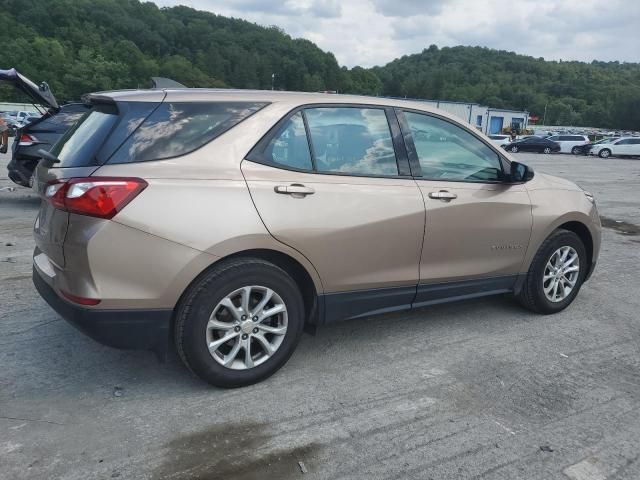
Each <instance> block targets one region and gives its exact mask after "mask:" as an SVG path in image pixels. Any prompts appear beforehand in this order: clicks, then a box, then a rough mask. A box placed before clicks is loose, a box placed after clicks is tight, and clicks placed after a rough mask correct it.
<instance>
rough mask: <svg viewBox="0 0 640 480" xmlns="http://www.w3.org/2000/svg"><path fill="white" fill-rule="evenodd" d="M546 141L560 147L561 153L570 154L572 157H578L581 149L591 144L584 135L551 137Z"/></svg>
mask: <svg viewBox="0 0 640 480" xmlns="http://www.w3.org/2000/svg"><path fill="white" fill-rule="evenodd" d="M548 139H549V140H551V141H552V142H556V143H557V144H558V145H560V152H561V153H572V154H574V155H579V154H580V152H581V150H582V149H581V147H583V146H584V145H588V144H589V143H591V141H590V140H589V137H587V136H586V135H553V136H551V137H548Z"/></svg>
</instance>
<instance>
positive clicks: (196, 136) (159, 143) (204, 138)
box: [108, 102, 266, 163]
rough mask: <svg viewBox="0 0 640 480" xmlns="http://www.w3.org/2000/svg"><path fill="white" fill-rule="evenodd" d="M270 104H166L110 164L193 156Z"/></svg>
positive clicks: (117, 152) (152, 115)
mask: <svg viewBox="0 0 640 480" xmlns="http://www.w3.org/2000/svg"><path fill="white" fill-rule="evenodd" d="M265 105H266V103H253V102H197V103H196V102H169V103H162V104H161V105H160V106H159V107H158V108H157V109H156V110H155V111H154V112H153V113H152V114H151V115H150V116H149V117H148V118H147V119H146V120H145V121H144V122H143V124H142V125H140V126H139V127H138V128H137V129H136V130H135V131H134V132H133V134H132V135H131V136H130V137H129V138H128V139H127V140H126V141H125V142H124V143H123V144H122V146H121V147H120V148H119V149H118V150H117V151H116V153H115V154H114V155H113V156H112V157H111V158H110V159H109V160H108V163H132V162H146V161H150V160H162V159H166V158H172V157H177V156H180V155H185V154H187V153H190V152H192V151H194V150H197V149H198V148H200V147H202V146H203V145H205V144H207V143H209V142H210V141H211V140H213V139H214V138H216V137H218V136H220V135H221V134H223V133H224V132H226V131H227V130H229V129H230V128H232V127H234V126H235V125H237V124H238V123H240V122H241V121H242V120H244V119H246V118H247V117H249V116H250V115H252V114H254V113H255V112H257V111H258V110H260V109H261V108H262V107H263V106H265Z"/></svg>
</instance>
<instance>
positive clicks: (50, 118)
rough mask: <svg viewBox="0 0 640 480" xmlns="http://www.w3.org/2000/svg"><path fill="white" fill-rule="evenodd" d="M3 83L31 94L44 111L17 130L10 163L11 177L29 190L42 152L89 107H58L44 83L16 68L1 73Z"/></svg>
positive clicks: (78, 105)
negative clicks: (38, 82) (29, 77)
mask: <svg viewBox="0 0 640 480" xmlns="http://www.w3.org/2000/svg"><path fill="white" fill-rule="evenodd" d="M0 80H4V81H6V82H9V83H12V84H13V86H14V87H15V88H16V89H18V90H20V91H21V92H23V93H25V94H26V95H28V96H29V97H30V98H31V100H32V101H33V103H34V105H40V106H41V107H42V108H43V110H45V113H44V114H43V115H42V117H40V118H38V119H36V120H34V121H32V122H30V123H28V124H26V125H24V126H22V127H21V128H19V129H18V130H17V131H16V139H15V140H14V142H13V151H12V155H11V161H10V162H9V165H7V169H8V170H9V178H10V179H11V180H12V181H13V182H15V183H17V184H18V185H22V186H24V187H29V186H30V185H31V177H32V176H33V171H34V170H35V168H36V165H37V164H38V161H40V158H41V157H42V155H40V153H39V150H41V149H42V150H49V149H50V148H51V147H52V146H53V144H54V143H56V142H57V141H58V139H59V138H60V137H62V135H64V134H65V132H66V131H67V130H69V128H71V126H73V125H74V124H75V123H76V122H77V121H78V119H79V118H80V117H81V116H82V115H83V114H84V113H86V112H87V110H88V107H87V106H85V105H84V104H82V103H70V104H67V105H58V102H57V100H56V98H55V97H54V96H53V93H51V90H50V89H49V86H48V85H47V84H46V83H45V82H42V83H41V84H40V85H36V84H35V83H33V82H32V81H31V80H29V79H28V78H27V77H25V76H24V75H21V74H20V73H19V72H17V71H16V69H15V68H12V69H10V70H0Z"/></svg>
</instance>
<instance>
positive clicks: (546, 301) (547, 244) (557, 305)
mask: <svg viewBox="0 0 640 480" xmlns="http://www.w3.org/2000/svg"><path fill="white" fill-rule="evenodd" d="M586 273H587V253H586V249H585V247H584V244H583V243H582V240H580V237H578V236H577V235H576V234H575V233H573V232H570V231H568V230H562V229H559V230H556V231H555V232H553V233H552V234H551V235H550V236H549V237H548V238H547V239H546V240H545V241H544V242H543V243H542V245H541V246H540V248H539V249H538V252H537V253H536V255H535V257H534V258H533V261H532V262H531V266H530V267H529V272H528V273H527V278H526V280H525V282H524V285H523V286H522V290H521V291H520V292H519V293H518V295H517V298H518V300H519V301H520V303H521V304H522V305H523V306H524V307H525V308H527V309H529V310H532V311H534V312H536V313H542V314H545V315H546V314H550V313H557V312H560V311H562V310H564V309H565V308H567V307H568V306H569V305H570V304H571V302H573V300H574V299H575V298H576V296H577V295H578V292H579V291H580V287H581V286H582V283H583V282H584V278H585V276H586Z"/></svg>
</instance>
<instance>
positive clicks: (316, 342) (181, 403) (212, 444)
mask: <svg viewBox="0 0 640 480" xmlns="http://www.w3.org/2000/svg"><path fill="white" fill-rule="evenodd" d="M518 158H519V159H520V160H521V161H523V162H525V163H528V164H530V165H532V166H533V167H534V168H535V169H536V170H540V171H544V172H548V173H552V174H558V175H562V176H565V177H567V178H570V179H572V180H574V181H577V182H578V183H579V184H580V185H582V186H583V187H585V188H588V189H589V190H591V191H592V192H593V193H594V194H595V195H596V198H597V200H598V204H599V207H600V211H601V214H602V215H603V216H604V217H605V218H606V219H607V220H605V225H607V226H608V228H606V229H605V231H604V238H603V249H602V253H601V257H600V262H599V265H598V267H597V269H596V272H595V274H594V276H593V278H592V279H591V281H590V282H589V283H588V284H587V285H586V286H585V287H584V288H583V289H582V291H581V293H580V295H579V296H578V298H577V300H576V301H575V303H574V304H573V305H572V306H571V307H570V308H569V309H567V310H566V311H564V312H562V313H560V314H558V315H553V316H538V315H535V314H532V313H529V312H527V311H524V310H522V309H521V308H520V307H519V306H518V305H517V304H516V303H515V302H514V301H513V300H512V299H511V298H509V297H507V296H504V297H495V298H486V299H480V300H474V301H467V302H462V303H457V304H449V305H440V306H435V307H429V308H425V309H421V310H418V311H414V312H411V313H402V314H394V315H385V316H379V317H374V318H371V319H363V320H358V321H352V322H345V323H342V324H338V325H333V326H330V327H326V328H323V329H322V330H320V331H319V333H318V334H317V336H315V337H312V336H305V337H304V338H303V340H302V342H301V344H300V346H299V348H298V350H297V352H296V353H295V354H294V355H293V357H292V359H291V360H290V361H289V363H288V364H287V365H286V366H285V367H284V368H283V369H282V370H281V371H280V372H279V373H278V374H276V375H275V376H274V377H272V378H271V379H269V380H267V381H265V382H263V383H261V384H259V385H255V386H252V387H248V388H243V389H238V390H219V389H215V388H212V387H209V386H207V385H205V384H203V383H202V382H200V381H199V380H197V379H196V378H194V377H193V376H192V375H190V374H189V373H188V371H187V370H186V369H185V368H183V367H182V365H181V364H180V362H179V361H178V360H177V359H176V358H175V357H171V358H170V359H169V361H168V363H166V364H161V363H158V362H157V361H156V358H155V357H154V355H153V354H151V353H146V352H127V351H118V350H113V349H110V348H107V347H103V346H100V345H98V344H96V343H94V342H93V341H92V340H90V339H88V338H87V337H85V336H83V335H82V334H80V333H79V332H77V331H76V330H75V329H73V328H72V327H71V326H69V325H68V324H67V323H66V322H64V321H62V320H61V319H60V318H58V317H57V315H56V314H55V313H54V312H53V311H52V310H51V309H49V308H48V307H47V305H45V303H44V302H43V301H42V300H41V299H40V298H39V297H38V295H37V294H36V292H35V290H34V288H33V286H32V283H31V278H30V276H31V251H32V248H33V241H32V238H31V226H32V222H33V220H34V218H35V215H36V212H37V208H38V203H39V202H38V200H37V198H36V197H35V195H34V194H33V193H31V192H30V191H29V190H27V189H23V188H18V189H17V190H16V191H13V192H8V191H6V190H5V191H1V190H2V188H3V187H9V186H11V185H12V184H11V183H10V181H9V180H8V179H7V178H6V170H5V166H6V163H7V156H6V155H3V156H0V367H1V368H0V478H6V479H11V480H15V479H53V478H64V479H82V480H86V479H103V478H118V477H119V478H126V479H129V478H136V479H137V478H144V479H165V478H166V479H187V478H189V479H191V478H195V479H266V478H276V479H294V478H309V479H337V478H353V479H355V478H363V479H382V478H399V479H400V478H401V479H405V478H415V479H429V478H433V479H444V478H487V479H509V480H513V479H528V480H530V479H555V478H558V479H560V478H563V479H567V478H570V479H574V480H605V479H613V478H616V479H629V480H631V479H638V478H640V462H639V461H638V458H639V455H640V415H639V412H638V410H639V409H640V343H639V339H640V323H639V318H638V317H639V313H638V312H640V277H639V275H638V266H639V265H640V261H639V260H640V254H639V248H638V247H639V245H640V235H639V234H640V229H639V227H638V225H640V208H639V207H640V161H638V160H617V159H610V160H606V161H604V160H600V159H597V158H585V157H572V156H562V155H552V156H543V155H528V154H520V155H518ZM620 222H623V223H620ZM624 222H626V223H624Z"/></svg>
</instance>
